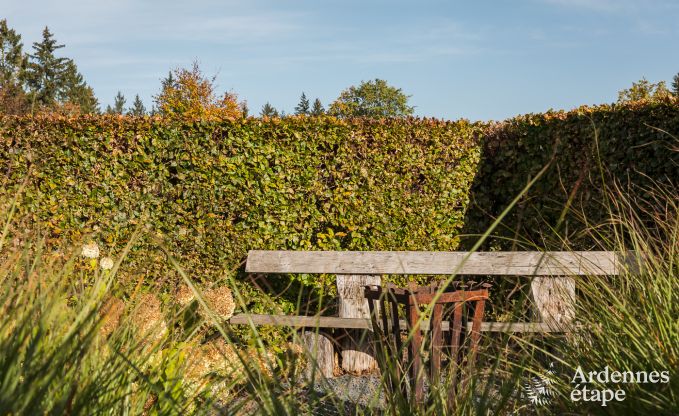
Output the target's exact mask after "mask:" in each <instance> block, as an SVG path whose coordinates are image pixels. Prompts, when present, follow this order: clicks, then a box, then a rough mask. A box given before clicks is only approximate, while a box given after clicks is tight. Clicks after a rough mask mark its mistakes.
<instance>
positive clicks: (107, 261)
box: [99, 257, 113, 270]
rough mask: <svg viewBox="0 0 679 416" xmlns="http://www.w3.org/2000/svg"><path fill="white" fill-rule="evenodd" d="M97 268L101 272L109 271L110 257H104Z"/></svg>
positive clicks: (111, 261)
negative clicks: (99, 268)
mask: <svg viewBox="0 0 679 416" xmlns="http://www.w3.org/2000/svg"><path fill="white" fill-rule="evenodd" d="M99 267H101V269H102V270H111V269H112V268H113V259H112V258H110V257H104V258H102V259H101V260H99Z"/></svg>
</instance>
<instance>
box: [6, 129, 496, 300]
mask: <svg viewBox="0 0 679 416" xmlns="http://www.w3.org/2000/svg"><path fill="white" fill-rule="evenodd" d="M482 127H483V126H482V125H481V124H474V123H470V122H467V121H456V122H449V121H438V120H431V119H400V120H399V119H393V120H381V121H379V120H377V121H370V120H352V121H341V120H337V119H335V118H332V117H320V118H309V117H288V118H285V119H273V120H267V121H262V120H260V119H253V118H251V119H246V120H240V121H234V122H224V123H201V122H197V123H186V124H172V123H168V122H163V121H162V120H160V119H153V118H148V117H147V118H131V117H115V116H100V117H80V118H70V119H68V118H33V119H31V118H25V119H21V118H4V119H2V120H1V121H0V160H2V166H4V168H3V175H4V183H5V186H3V190H2V193H3V195H2V197H4V198H3V199H4V200H7V199H8V197H11V196H12V194H13V193H14V192H16V189H17V187H18V185H19V184H20V183H21V182H22V181H23V180H24V178H25V177H26V176H27V175H28V174H29V171H30V180H29V182H28V185H27V188H26V190H25V192H24V196H23V200H22V202H21V205H20V210H21V215H20V216H21V217H24V218H30V221H31V222H32V223H33V225H35V224H39V225H40V226H41V227H42V229H43V230H44V231H45V232H46V234H47V235H48V237H49V240H50V241H53V242H55V243H56V242H63V241H67V242H79V241H80V239H82V238H83V236H86V235H88V233H95V235H96V237H95V238H96V239H97V241H98V243H99V244H100V246H101V247H102V251H103V255H108V254H113V255H115V254H116V253H119V252H120V250H121V248H122V247H123V246H124V244H125V243H126V242H127V240H128V239H129V237H130V235H131V233H132V231H133V230H134V229H135V226H136V225H137V224H139V223H140V222H145V223H148V224H149V225H150V228H151V230H152V231H151V232H150V234H148V235H147V237H146V238H145V239H144V240H143V241H142V242H140V243H139V244H138V245H137V246H136V247H135V250H134V251H133V253H132V254H131V255H130V257H129V258H128V261H127V262H126V266H125V271H126V272H127V274H129V275H132V276H133V277H142V276H147V282H148V281H162V282H163V283H173V282H176V281H177V279H178V277H177V275H176V274H175V273H174V271H173V270H171V269H170V268H169V267H168V266H166V265H164V264H165V263H166V262H164V261H163V254H162V253H161V252H159V251H158V250H156V249H155V248H154V247H156V246H155V243H154V242H153V241H151V240H152V237H153V236H154V234H158V235H161V236H163V238H165V239H166V240H165V241H166V242H165V244H166V246H167V248H168V250H169V252H171V253H172V254H173V255H174V256H176V257H177V259H178V260H179V262H180V264H182V265H183V266H184V267H185V268H186V269H187V270H188V271H189V272H190V274H191V276H192V277H194V278H195V279H197V280H199V281H205V282H210V281H214V280H216V279H221V278H223V277H224V276H225V274H228V273H230V272H231V271H234V270H237V269H238V268H239V265H240V264H241V262H242V261H243V260H244V258H245V256H246V253H247V251H248V250H249V249H287V250H320V249H327V250H336V249H337V250H368V249H372V250H455V249H457V248H458V244H459V239H458V234H459V232H460V230H461V228H462V226H463V219H464V213H465V209H466V206H467V202H468V191H469V188H470V186H471V182H472V180H473V178H474V173H475V171H476V166H477V163H478V161H479V157H480V155H479V149H480V148H479V145H478V144H479V140H480V135H481V131H482ZM299 278H300V279H313V280H314V281H317V280H318V278H317V277H313V278H311V277H305V276H301V277H299ZM131 280H132V281H134V280H135V279H131ZM327 282H328V283H329V282H330V279H327ZM161 286H163V287H166V286H171V285H161ZM328 286H330V285H328Z"/></svg>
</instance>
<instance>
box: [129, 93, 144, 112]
mask: <svg viewBox="0 0 679 416" xmlns="http://www.w3.org/2000/svg"><path fill="white" fill-rule="evenodd" d="M127 114H130V115H133V116H145V115H146V107H144V103H143V102H142V101H141V98H139V94H136V95H135V96H134V102H133V103H132V107H131V108H130V109H129V111H128V112H127Z"/></svg>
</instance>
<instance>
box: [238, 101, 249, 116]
mask: <svg viewBox="0 0 679 416" xmlns="http://www.w3.org/2000/svg"><path fill="white" fill-rule="evenodd" d="M240 111H241V113H243V118H247V117H248V115H249V114H250V107H248V103H247V102H245V100H243V101H242V102H241V103H240Z"/></svg>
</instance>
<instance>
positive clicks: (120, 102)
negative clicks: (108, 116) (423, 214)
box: [113, 91, 127, 114]
mask: <svg viewBox="0 0 679 416" xmlns="http://www.w3.org/2000/svg"><path fill="white" fill-rule="evenodd" d="M114 100H115V101H114V102H113V113H114V114H122V113H123V111H124V110H125V102H126V101H127V100H126V99H125V96H124V95H123V93H121V92H120V91H118V94H116V96H115V99H114Z"/></svg>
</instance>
